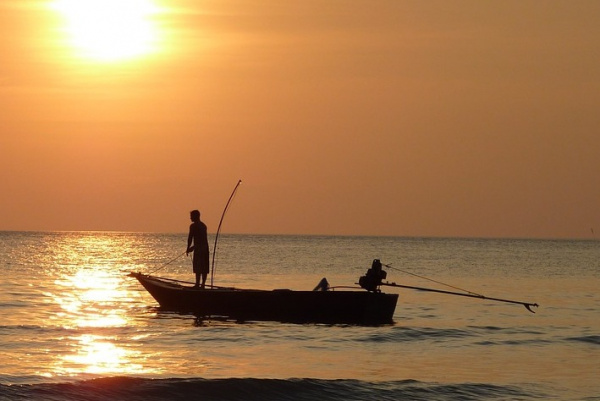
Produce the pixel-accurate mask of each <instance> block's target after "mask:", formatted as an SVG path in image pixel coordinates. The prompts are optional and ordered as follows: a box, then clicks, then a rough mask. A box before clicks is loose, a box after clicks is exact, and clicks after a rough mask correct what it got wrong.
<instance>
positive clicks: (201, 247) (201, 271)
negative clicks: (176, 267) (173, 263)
mask: <svg viewBox="0 0 600 401" xmlns="http://www.w3.org/2000/svg"><path fill="white" fill-rule="evenodd" d="M190 219H191V220H192V224H190V233H189V235H188V241H187V250H186V251H185V254H186V255H188V254H189V253H190V252H192V251H193V252H194V256H193V258H192V260H193V262H192V263H193V267H194V273H196V287H200V288H204V285H205V284H206V277H207V276H208V271H209V267H210V265H209V250H208V235H207V233H206V224H204V223H203V222H201V221H200V212H199V211H198V210H192V211H191V212H190ZM192 242H193V245H192ZM200 277H202V285H200Z"/></svg>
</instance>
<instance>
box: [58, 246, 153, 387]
mask: <svg viewBox="0 0 600 401" xmlns="http://www.w3.org/2000/svg"><path fill="white" fill-rule="evenodd" d="M65 245H66V246H64V247H63V248H62V249H60V250H55V252H56V254H55V257H56V258H58V259H60V260H62V261H63V262H64V264H63V268H62V269H61V270H60V271H59V274H58V276H57V277H56V279H55V280H54V286H53V288H52V290H53V291H48V292H47V293H46V296H47V299H48V302H51V303H53V304H55V305H57V310H56V313H55V314H54V315H53V316H51V317H50V319H51V320H53V321H54V323H55V325H56V326H58V327H62V328H63V329H64V330H67V332H68V333H69V334H68V335H66V336H64V337H62V338H59V339H58V340H59V341H61V342H62V343H63V344H64V352H61V353H59V354H57V355H56V361H55V363H54V371H53V372H52V375H69V376H76V375H80V374H100V375H107V374H110V375H131V374H147V373H155V372H154V371H155V370H156V369H153V368H150V367H148V363H146V362H147V361H146V358H145V356H144V354H143V353H142V352H141V351H140V349H139V348H138V346H137V345H136V342H135V340H136V339H135V338H131V337H132V336H135V334H133V333H134V331H133V330H132V328H134V327H135V324H136V322H134V321H132V319H131V317H130V316H131V314H130V313H129V309H128V308H129V306H128V305H131V301H132V299H134V298H135V294H133V293H132V292H131V290H130V289H129V288H128V287H127V285H126V284H125V283H124V279H123V273H122V272H120V270H119V269H116V268H115V258H116V257H118V256H116V255H118V253H119V251H122V250H120V249H119V247H120V246H122V244H120V243H118V241H117V242H114V241H111V240H110V239H109V238H107V237H103V236H98V237H94V236H91V235H90V236H84V237H81V236H79V237H78V238H77V239H76V240H75V241H73V242H72V243H70V244H65Z"/></svg>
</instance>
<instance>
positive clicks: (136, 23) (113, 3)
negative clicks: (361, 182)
mask: <svg viewBox="0 0 600 401" xmlns="http://www.w3.org/2000/svg"><path fill="white" fill-rule="evenodd" d="M52 8H53V9H54V10H56V11H58V12H59V13H60V14H61V15H62V16H63V17H64V19H65V31H66V33H67V35H68V38H69V40H70V42H71V44H72V45H73V47H75V48H76V49H77V53H78V55H79V56H82V57H84V58H88V59H92V60H97V61H103V62H113V61H120V60H127V59H132V58H137V57H140V56H143V55H146V54H149V53H152V52H153V51H154V50H155V46H156V43H157V34H158V30H157V28H156V26H155V23H154V22H153V20H152V17H153V16H154V15H155V14H157V12H158V7H157V6H156V5H154V4H153V2H152V1H150V0H55V1H54V2H53V3H52Z"/></svg>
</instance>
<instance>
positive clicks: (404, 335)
mask: <svg viewBox="0 0 600 401" xmlns="http://www.w3.org/2000/svg"><path fill="white" fill-rule="evenodd" d="M473 335H475V334H474V333H472V332H470V331H466V330H459V329H436V328H429V327H419V328H410V327H394V330H391V331H388V332H385V333H377V334H372V335H369V336H366V337H362V338H360V339H359V341H365V342H375V343H384V342H409V341H425V340H429V341H445V340H449V339H456V338H465V337H470V336H473Z"/></svg>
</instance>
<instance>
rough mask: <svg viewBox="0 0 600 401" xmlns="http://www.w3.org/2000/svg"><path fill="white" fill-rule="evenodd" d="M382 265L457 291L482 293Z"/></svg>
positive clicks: (473, 293) (472, 293) (474, 293)
mask: <svg viewBox="0 0 600 401" xmlns="http://www.w3.org/2000/svg"><path fill="white" fill-rule="evenodd" d="M384 266H385V267H387V268H388V269H392V270H397V271H399V272H402V273H406V274H409V275H411V276H415V277H418V278H420V279H423V280H428V281H431V282H433V283H436V284H439V285H443V286H446V287H448V288H453V289H455V290H459V291H463V292H466V293H467V294H471V295H476V296H479V297H483V295H481V294H478V293H476V292H473V291H469V290H465V289H464V288H460V287H455V286H453V285H450V284H446V283H442V282H441V281H437V280H434V279H431V278H429V277H425V276H420V275H418V274H415V273H411V272H409V271H406V270H402V269H398V268H397V267H393V266H392V265H391V264H389V265H386V264H384Z"/></svg>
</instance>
